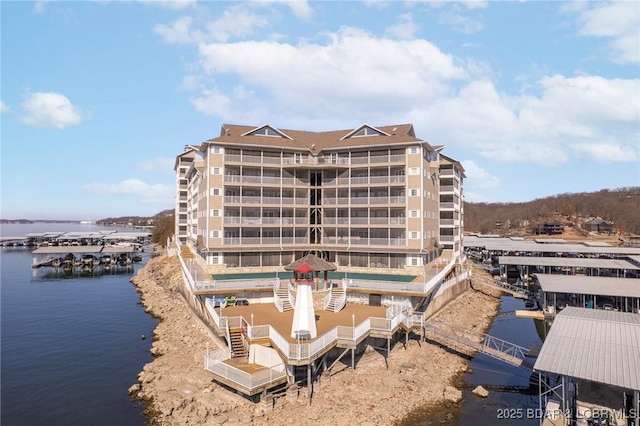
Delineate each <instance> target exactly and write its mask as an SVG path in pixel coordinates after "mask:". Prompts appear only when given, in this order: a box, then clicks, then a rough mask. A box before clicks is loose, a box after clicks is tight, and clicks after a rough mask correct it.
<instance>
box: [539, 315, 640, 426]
mask: <svg viewBox="0 0 640 426" xmlns="http://www.w3.org/2000/svg"><path fill="white" fill-rule="evenodd" d="M638 348H640V315H638V314H634V313H625V312H613V311H603V310H595V309H584V308H576V307H569V308H566V309H565V310H564V311H562V312H561V313H560V314H559V315H558V316H557V317H556V319H555V320H554V322H553V325H552V327H551V329H550V331H549V334H548V335H547V337H546V339H545V341H544V344H543V345H542V348H541V349H540V354H539V355H538V358H537V359H536V363H535V365H534V367H533V368H534V372H537V373H538V374H539V378H540V380H539V383H540V385H539V406H540V408H541V409H542V410H543V411H542V412H543V413H544V414H545V416H544V417H543V418H541V424H543V425H546V424H549V425H551V424H572V425H587V424H592V423H588V422H589V421H590V420H594V419H596V418H598V419H600V420H602V419H603V418H605V417H607V418H608V421H607V422H606V423H604V422H602V423H598V424H618V425H621V424H624V425H633V426H640V356H639V355H640V349H638ZM614 420H615V423H614ZM559 421H560V422H559Z"/></svg>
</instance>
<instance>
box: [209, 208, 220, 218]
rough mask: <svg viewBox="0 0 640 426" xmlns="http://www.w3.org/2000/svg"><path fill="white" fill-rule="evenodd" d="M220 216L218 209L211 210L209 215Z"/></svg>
mask: <svg viewBox="0 0 640 426" xmlns="http://www.w3.org/2000/svg"><path fill="white" fill-rule="evenodd" d="M218 216H220V210H216V209H214V210H211V217H218Z"/></svg>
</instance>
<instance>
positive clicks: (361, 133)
mask: <svg viewBox="0 0 640 426" xmlns="http://www.w3.org/2000/svg"><path fill="white" fill-rule="evenodd" d="M366 136H389V134H388V133H385V132H383V131H382V130H378V129H376V128H374V127H371V126H367V125H366V124H365V125H363V126H362V127H359V128H357V129H356V130H354V131H352V132H350V133H348V134H346V135H345V136H343V137H342V138H341V139H340V140H344V139H349V138H354V137H366Z"/></svg>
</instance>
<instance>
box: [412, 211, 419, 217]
mask: <svg viewBox="0 0 640 426" xmlns="http://www.w3.org/2000/svg"><path fill="white" fill-rule="evenodd" d="M411 217H419V216H418V210H411Z"/></svg>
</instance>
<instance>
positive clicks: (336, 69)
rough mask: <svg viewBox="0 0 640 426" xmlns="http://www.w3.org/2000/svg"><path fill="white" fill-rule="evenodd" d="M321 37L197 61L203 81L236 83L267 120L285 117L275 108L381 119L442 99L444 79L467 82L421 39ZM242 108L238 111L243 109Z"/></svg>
mask: <svg viewBox="0 0 640 426" xmlns="http://www.w3.org/2000/svg"><path fill="white" fill-rule="evenodd" d="M326 36H327V39H328V41H327V43H326V44H313V43H308V42H300V43H299V44H298V45H291V44H286V43H277V42H273V41H246V42H238V43H228V44H221V43H211V44H207V45H201V46H200V56H201V62H202V66H203V69H204V72H205V73H206V74H207V75H209V76H219V75H235V76H237V77H238V78H239V79H240V80H241V81H242V84H243V85H244V86H245V87H249V88H251V90H255V91H256V92H259V93H260V94H261V98H262V99H263V100H265V102H267V103H269V104H270V105H272V108H273V113H274V114H275V113H277V112H278V110H280V111H279V112H281V113H282V115H290V114H289V113H288V112H285V111H282V109H284V110H286V111H296V112H297V113H298V114H300V115H307V116H309V115H311V116H313V115H315V114H318V113H320V111H327V110H332V114H331V115H332V116H334V117H335V116H338V115H340V114H341V113H344V114H350V115H353V113H354V112H355V111H358V110H359V109H361V108H362V107H363V106H364V105H368V108H371V107H372V106H373V105H375V106H376V107H377V108H380V110H379V112H380V113H381V114H384V113H386V112H392V111H396V110H397V109H398V108H407V106H409V105H416V104H419V103H420V102H423V101H424V100H425V99H429V98H433V97H434V96H437V95H439V94H440V95H441V94H443V93H444V92H446V91H448V90H450V89H449V88H448V87H447V85H446V84H445V82H447V81H449V80H458V79H466V78H468V74H467V72H466V71H465V69H464V68H463V67H462V66H461V65H460V64H459V63H458V61H457V60H456V59H455V58H454V57H452V56H451V55H446V54H444V53H443V52H441V51H440V50H439V49H438V48H437V47H436V46H434V45H433V44H431V43H429V42H428V41H426V40H403V41H395V40H390V39H378V38H375V37H373V36H371V35H369V34H368V33H366V32H364V31H361V30H357V29H353V28H343V29H341V30H340V31H339V32H337V33H331V34H327V35H326ZM363 52H368V53H367V54H363ZM374 52H375V54H372V53H374ZM356 58H357V60H356ZM234 87H235V86H234ZM221 90H222V89H221V88H220V87H218V89H209V91H207V92H205V93H204V94H203V95H204V96H203V97H204V98H207V99H211V97H212V95H213V97H214V100H215V101H216V102H217V101H218V98H220V97H222V95H223V93H222V92H221ZM246 92H247V91H246V90H245V91H244V94H245V95H246ZM264 95H266V96H264ZM265 98H266V99H265ZM310 99H313V102H310V101H309V100H310ZM232 100H233V98H231V96H230V95H229V96H227V97H225V99H224V100H223V101H224V102H223V104H224V105H225V111H228V112H229V113H231V117H234V116H235V115H234V114H235V113H236V112H239V110H238V109H236V108H233V109H228V108H227V106H231V107H234V103H233V101H232ZM256 102H258V101H257V99H256ZM248 107H249V108H251V105H248ZM242 108H243V111H245V112H246V110H245V109H244V108H245V105H242ZM216 109H218V107H216ZM224 117H225V118H226V117H229V116H227V115H224ZM367 121H368V120H367Z"/></svg>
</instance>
